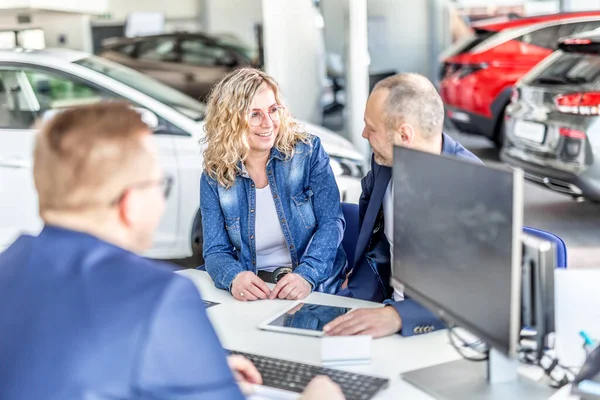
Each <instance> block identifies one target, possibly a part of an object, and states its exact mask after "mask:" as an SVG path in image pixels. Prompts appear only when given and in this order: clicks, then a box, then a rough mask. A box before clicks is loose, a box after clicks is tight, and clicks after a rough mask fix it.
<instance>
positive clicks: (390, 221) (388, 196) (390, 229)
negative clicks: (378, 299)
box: [383, 179, 404, 301]
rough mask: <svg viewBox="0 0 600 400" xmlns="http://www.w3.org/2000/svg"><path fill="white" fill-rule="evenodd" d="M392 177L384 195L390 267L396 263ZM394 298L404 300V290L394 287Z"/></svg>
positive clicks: (384, 230) (385, 229) (385, 231)
mask: <svg viewBox="0 0 600 400" xmlns="http://www.w3.org/2000/svg"><path fill="white" fill-rule="evenodd" d="M392 182H393V181H392V180H391V179H390V183H389V184H388V187H387V189H386V190H385V194H384V195H383V223H384V228H383V233H385V237H386V238H387V240H388V243H389V244H390V268H392V271H393V265H394V185H393V183H392ZM394 300H395V301H402V300H404V291H401V290H398V289H396V288H394Z"/></svg>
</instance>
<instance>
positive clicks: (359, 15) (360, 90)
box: [344, 0, 370, 158]
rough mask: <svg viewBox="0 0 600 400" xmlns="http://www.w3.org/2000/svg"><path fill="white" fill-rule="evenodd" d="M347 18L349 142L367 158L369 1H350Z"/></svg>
mask: <svg viewBox="0 0 600 400" xmlns="http://www.w3.org/2000/svg"><path fill="white" fill-rule="evenodd" d="M347 17H348V24H347V25H346V26H347V41H346V46H347V48H346V96H347V99H346V107H345V111H344V112H345V114H346V127H347V132H348V136H349V138H350V140H351V141H352V142H353V143H354V144H355V145H356V146H357V148H358V149H359V150H360V151H361V152H362V153H363V154H364V155H365V158H367V157H368V156H369V153H370V149H369V146H368V142H367V140H365V139H364V138H363V137H362V131H363V128H364V120H363V116H364V113H365V105H366V104H367V99H368V97H369V64H370V59H369V45H368V36H367V0H348V2H347Z"/></svg>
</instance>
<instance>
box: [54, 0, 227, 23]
mask: <svg viewBox="0 0 600 400" xmlns="http://www.w3.org/2000/svg"><path fill="white" fill-rule="evenodd" d="M61 1H63V0H61ZM88 1H90V0H88ZM203 1H204V0H137V1H133V0H108V2H109V7H108V11H109V12H110V13H111V14H112V18H113V19H115V20H125V19H126V18H127V15H128V14H130V13H132V12H136V11H152V12H160V13H164V14H165V19H167V20H168V19H172V18H197V17H198V15H199V13H200V9H201V7H202V4H201V3H202V2H203ZM222 1H223V2H227V0H222Z"/></svg>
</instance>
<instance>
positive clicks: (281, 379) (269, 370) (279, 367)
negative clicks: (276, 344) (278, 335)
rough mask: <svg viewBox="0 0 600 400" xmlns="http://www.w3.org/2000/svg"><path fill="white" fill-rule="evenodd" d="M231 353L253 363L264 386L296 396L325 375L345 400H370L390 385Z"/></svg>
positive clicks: (349, 374) (246, 354)
mask: <svg viewBox="0 0 600 400" xmlns="http://www.w3.org/2000/svg"><path fill="white" fill-rule="evenodd" d="M230 353H231V354H239V355H241V356H244V357H246V358H247V359H249V360H250V361H252V363H253V364H254V365H255V366H256V368H257V369H258V371H259V372H260V374H261V375H262V379H263V385H264V386H269V387H272V388H277V389H282V390H287V391H290V392H295V393H301V392H302V391H303V390H304V388H305V387H306V385H308V382H310V381H311V380H312V378H314V377H315V376H317V375H327V376H328V377H330V378H331V380H333V381H334V382H335V383H337V384H338V385H340V387H341V388H342V392H344V395H345V396H346V399H347V400H369V399H371V398H372V397H373V396H375V394H377V392H379V391H380V390H382V389H385V388H386V387H387V386H388V384H389V379H383V378H375V377H373V376H368V375H361V374H355V373H352V372H345V371H339V370H336V369H331V368H323V367H318V366H315V365H309V364H301V363H297V362H293V361H286V360H280V359H277V358H271V357H264V356H259V355H256V354H249V353H243V352H241V351H230Z"/></svg>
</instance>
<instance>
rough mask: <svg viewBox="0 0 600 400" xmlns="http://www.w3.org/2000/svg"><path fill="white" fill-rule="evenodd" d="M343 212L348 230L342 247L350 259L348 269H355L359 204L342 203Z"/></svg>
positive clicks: (345, 232)
mask: <svg viewBox="0 0 600 400" xmlns="http://www.w3.org/2000/svg"><path fill="white" fill-rule="evenodd" d="M342 212H343V213H344V219H345V220H346V230H345V231H344V239H342V247H343V248H344V251H345V252H346V257H347V258H348V268H354V251H355V249H356V242H357V241H358V233H359V232H358V204H351V203H342Z"/></svg>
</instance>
